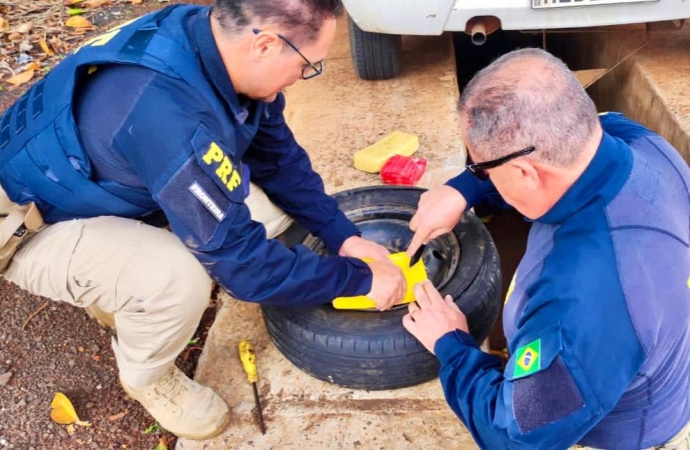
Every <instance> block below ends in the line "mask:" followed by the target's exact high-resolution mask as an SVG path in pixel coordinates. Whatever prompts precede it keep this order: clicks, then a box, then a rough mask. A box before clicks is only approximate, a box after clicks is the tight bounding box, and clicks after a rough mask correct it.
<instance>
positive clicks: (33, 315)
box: [22, 300, 51, 331]
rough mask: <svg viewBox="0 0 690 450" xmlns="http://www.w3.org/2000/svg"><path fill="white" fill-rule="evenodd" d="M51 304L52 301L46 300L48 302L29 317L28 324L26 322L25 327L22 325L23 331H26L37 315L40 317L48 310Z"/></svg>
mask: <svg viewBox="0 0 690 450" xmlns="http://www.w3.org/2000/svg"><path fill="white" fill-rule="evenodd" d="M50 302H51V300H46V302H45V303H44V304H43V305H41V307H40V308H38V309H37V310H36V311H34V313H33V314H31V315H30V316H29V318H28V319H26V322H24V325H22V331H24V330H25V329H26V326H27V325H28V324H29V322H31V320H32V319H33V318H34V317H36V316H37V315H39V314H40V312H41V311H43V310H44V309H46V308H47V307H48V305H49V304H50Z"/></svg>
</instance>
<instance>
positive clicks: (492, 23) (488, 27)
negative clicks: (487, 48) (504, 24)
mask: <svg viewBox="0 0 690 450" xmlns="http://www.w3.org/2000/svg"><path fill="white" fill-rule="evenodd" d="M499 28H501V21H500V20H499V19H498V17H495V16H477V17H472V18H471V19H470V20H468V21H467V23H466V24H465V33H467V34H469V35H470V39H471V41H472V43H473V44H474V45H476V46H480V45H484V44H485V43H486V40H487V36H488V35H490V34H491V33H493V32H494V31H496V30H498V29H499Z"/></svg>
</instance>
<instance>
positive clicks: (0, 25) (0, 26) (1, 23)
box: [0, 16, 10, 32]
mask: <svg viewBox="0 0 690 450" xmlns="http://www.w3.org/2000/svg"><path fill="white" fill-rule="evenodd" d="M9 29H10V22H9V21H8V20H7V19H5V18H4V17H2V16H0V32H4V31H7V30H9Z"/></svg>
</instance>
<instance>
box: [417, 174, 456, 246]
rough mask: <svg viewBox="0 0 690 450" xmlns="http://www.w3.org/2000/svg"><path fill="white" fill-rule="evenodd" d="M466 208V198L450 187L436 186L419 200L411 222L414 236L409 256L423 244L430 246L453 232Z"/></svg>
mask: <svg viewBox="0 0 690 450" xmlns="http://www.w3.org/2000/svg"><path fill="white" fill-rule="evenodd" d="M465 208H467V201H466V200H465V197H463V196H462V194H461V193H460V192H458V191H457V190H456V189H455V188H452V187H450V186H446V185H443V186H436V187H435V188H432V189H430V190H428V191H427V192H425V193H423V194H422V196H421V197H420V198H419V205H417V212H416V213H415V215H414V216H412V220H410V229H411V230H412V231H414V236H412V240H411V241H410V245H409V247H408V248H407V254H408V255H409V256H412V255H414V252H416V251H417V249H418V248H419V246H421V245H422V244H428V243H429V241H431V240H432V239H435V238H437V237H439V236H441V235H442V234H446V233H448V232H449V231H450V230H452V229H453V228H454V227H455V225H457V224H458V223H459V222H460V219H461V218H462V214H463V213H464V212H465Z"/></svg>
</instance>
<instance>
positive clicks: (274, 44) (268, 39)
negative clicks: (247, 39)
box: [249, 31, 283, 59]
mask: <svg viewBox="0 0 690 450" xmlns="http://www.w3.org/2000/svg"><path fill="white" fill-rule="evenodd" d="M282 50H283V41H282V40H281V39H280V38H279V37H278V35H277V34H275V33H272V32H269V31H259V32H258V33H257V34H256V35H255V36H254V39H252V42H251V44H250V46H249V51H250V52H251V54H252V57H253V58H255V59H265V58H267V57H269V56H273V55H275V54H278V53H280V52H281V51H282Z"/></svg>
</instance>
